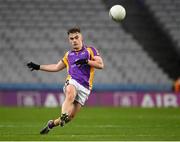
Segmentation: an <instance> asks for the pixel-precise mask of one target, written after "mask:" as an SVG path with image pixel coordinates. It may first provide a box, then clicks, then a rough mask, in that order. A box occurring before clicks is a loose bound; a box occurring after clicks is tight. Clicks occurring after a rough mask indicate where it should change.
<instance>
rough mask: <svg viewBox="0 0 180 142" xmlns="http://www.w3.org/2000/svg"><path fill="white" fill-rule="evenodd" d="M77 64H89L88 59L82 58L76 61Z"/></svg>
mask: <svg viewBox="0 0 180 142" xmlns="http://www.w3.org/2000/svg"><path fill="white" fill-rule="evenodd" d="M74 63H75V64H76V65H85V64H88V59H80V60H77V61H76V62H74Z"/></svg>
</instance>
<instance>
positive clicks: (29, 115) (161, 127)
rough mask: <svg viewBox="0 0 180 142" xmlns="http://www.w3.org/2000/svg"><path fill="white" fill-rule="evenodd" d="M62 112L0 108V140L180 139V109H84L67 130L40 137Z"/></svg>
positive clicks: (54, 130)
mask: <svg viewBox="0 0 180 142" xmlns="http://www.w3.org/2000/svg"><path fill="white" fill-rule="evenodd" d="M59 111H60V109H59V108H4V107H0V140H1V141H2V140H6V141H10V140H14V141H16V140H17V141H19V140H23V141H25V140H26V141H35V140H37V141H49V140H50V141H60V140H67V141H72V140H73V141H81V140H83V141H86V140H88V141H94V140H99V141H100V140H103V141H113V140H117V141H120V140H128V141H131V140H143V141H149V140H156V141H158V140H162V141H165V140H180V110H179V108H153V109H152V108H151V109H147V108H146V109H145V108H144V109H143V108H117V107H116V108H112V107H110V108H103V107H84V108H83V109H82V110H81V111H80V113H79V114H78V115H77V117H76V118H75V119H74V120H73V121H72V122H71V123H69V124H67V125H66V126H65V127H63V128H61V127H56V128H55V129H53V130H52V131H51V132H50V133H49V134H48V135H40V134H39V131H40V129H41V128H42V127H43V126H44V124H45V123H46V122H47V120H49V119H51V118H56V117H57V116H58V115H59Z"/></svg>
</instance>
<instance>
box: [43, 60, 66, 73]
mask: <svg viewBox="0 0 180 142" xmlns="http://www.w3.org/2000/svg"><path fill="white" fill-rule="evenodd" d="M64 68H66V65H65V64H64V62H63V61H62V60H60V61H59V62H58V63H57V64H49V65H40V70H42V71H47V72H58V71H60V70H63V69H64Z"/></svg>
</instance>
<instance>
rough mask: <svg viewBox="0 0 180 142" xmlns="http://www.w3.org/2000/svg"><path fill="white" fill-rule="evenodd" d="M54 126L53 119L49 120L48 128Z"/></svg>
mask: <svg viewBox="0 0 180 142" xmlns="http://www.w3.org/2000/svg"><path fill="white" fill-rule="evenodd" d="M54 126H55V124H54V121H52V122H50V123H49V124H48V127H49V128H50V129H52V128H53V127H54Z"/></svg>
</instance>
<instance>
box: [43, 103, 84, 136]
mask: <svg viewBox="0 0 180 142" xmlns="http://www.w3.org/2000/svg"><path fill="white" fill-rule="evenodd" d="M80 109H81V104H80V103H78V102H77V101H74V103H73V107H72V110H71V113H70V114H69V116H68V117H69V120H68V122H69V121H71V120H72V119H73V118H74V117H75V116H76V114H77V113H78V112H79V110H80ZM66 123H67V122H66ZM60 124H61V118H60V117H59V118H57V119H55V120H49V121H48V122H47V124H46V126H45V127H44V128H43V129H42V130H41V131H40V134H48V133H49V131H50V130H51V129H52V128H53V127H56V126H59V125H60Z"/></svg>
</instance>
